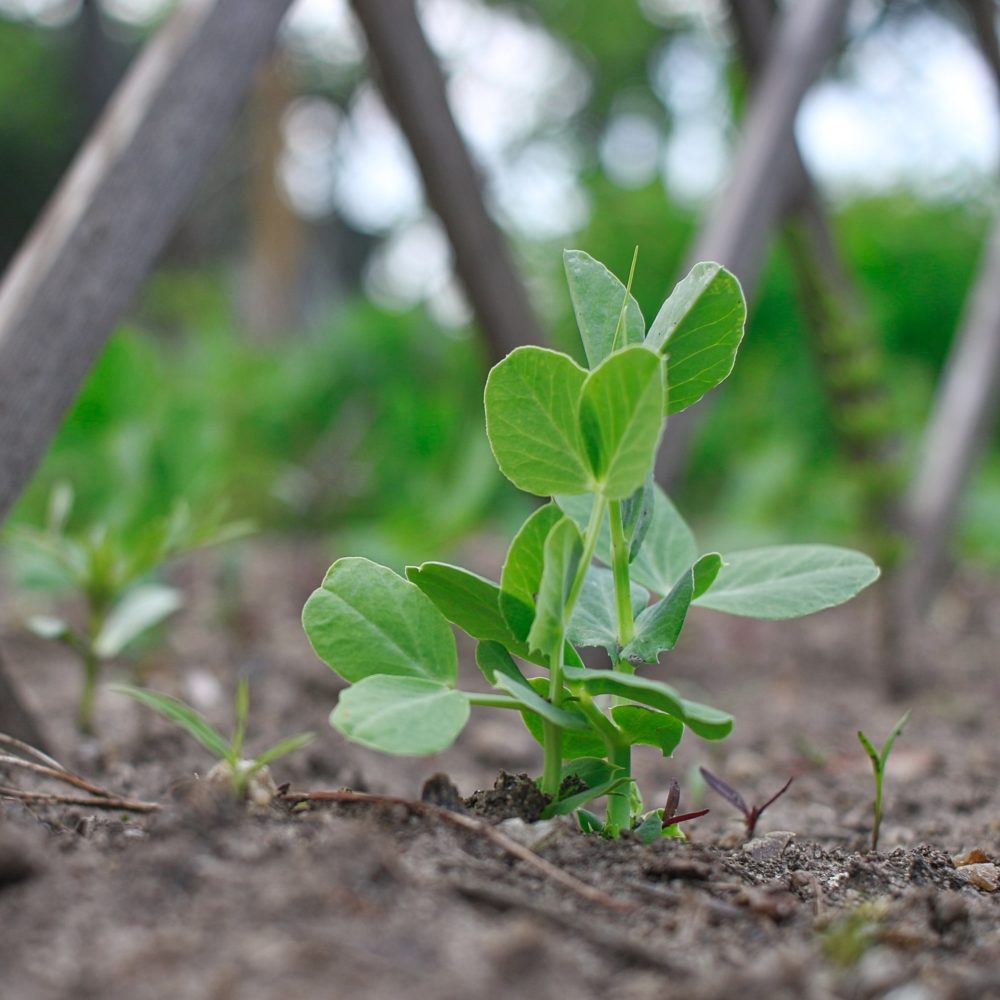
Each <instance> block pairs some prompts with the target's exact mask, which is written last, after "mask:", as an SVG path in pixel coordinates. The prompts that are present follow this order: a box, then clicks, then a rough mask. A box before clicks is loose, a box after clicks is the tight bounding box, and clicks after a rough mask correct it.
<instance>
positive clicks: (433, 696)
mask: <svg viewBox="0 0 1000 1000" xmlns="http://www.w3.org/2000/svg"><path fill="white" fill-rule="evenodd" d="M468 718H469V701H468V698H467V697H466V696H465V694H463V693H462V692H461V691H456V690H454V689H453V688H451V687H449V686H448V685H447V684H442V683H440V682H439V681H434V680H427V679H425V678H423V677H402V676H387V675H385V674H378V675H375V676H371V677H365V678H364V679H363V680H360V681H358V683H357V684H354V685H353V686H352V687H349V688H347V689H346V690H344V691H342V692H341V694H340V698H339V700H338V701H337V707H336V708H335V709H334V710H333V712H332V713H331V714H330V725H331V726H333V728H334V729H336V730H337V731H338V732H340V733H343V734H344V736H346V737H347V738H348V739H350V740H354V742H355V743H361V744H363V745H364V746H367V747H373V748H374V749H375V750H382V751H383V752H385V753H395V754H410V755H415V756H422V755H424V754H431V753H438V752H439V751H441V750H444V749H446V748H447V747H449V746H451V744H452V743H454V742H455V739H456V737H457V736H458V734H459V733H460V732H461V731H462V729H463V727H464V726H465V723H466V722H467V721H468Z"/></svg>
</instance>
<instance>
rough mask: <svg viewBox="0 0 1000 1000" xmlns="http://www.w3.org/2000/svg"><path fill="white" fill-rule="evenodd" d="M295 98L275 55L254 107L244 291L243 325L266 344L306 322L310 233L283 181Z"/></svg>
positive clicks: (256, 89) (266, 68)
mask: <svg viewBox="0 0 1000 1000" xmlns="http://www.w3.org/2000/svg"><path fill="white" fill-rule="evenodd" d="M293 97H294V90H293V88H292V85H291V80H290V78H289V73H288V67H287V66H286V65H285V62H284V60H283V59H282V57H281V56H278V55H273V56H272V57H271V58H270V59H269V60H268V61H267V63H265V65H264V67H263V69H262V70H261V72H260V74H259V75H258V77H257V83H256V85H255V87H254V91H253V95H252V98H251V105H250V130H251V136H250V141H251V153H250V178H249V183H248V185H247V202H248V204H247V219H248V229H249V256H248V259H247V261H246V264H245V266H244V271H243V276H242V277H243V282H242V288H241V290H240V313H241V315H242V318H243V325H244V327H245V328H246V329H247V330H248V331H249V333H250V335H251V336H252V337H254V338H255V339H257V340H262V341H267V340H274V339H276V338H280V337H281V336H282V335H287V334H289V333H291V332H292V331H293V330H294V329H295V328H296V327H297V326H298V325H299V322H300V319H301V316H300V309H299V305H300V301H301V296H300V285H301V275H302V260H303V254H304V242H305V236H304V232H303V229H304V227H303V225H302V221H301V219H300V218H299V217H298V215H296V213H295V212H294V211H293V210H292V207H291V205H289V203H288V201H287V199H286V198H285V197H284V195H283V194H282V190H281V181H280V178H279V176H278V171H279V168H280V166H281V154H282V150H283V148H284V139H283V134H282V128H281V121H282V116H283V115H284V113H285V110H286V109H287V108H288V105H289V104H290V103H291V101H292V99H293Z"/></svg>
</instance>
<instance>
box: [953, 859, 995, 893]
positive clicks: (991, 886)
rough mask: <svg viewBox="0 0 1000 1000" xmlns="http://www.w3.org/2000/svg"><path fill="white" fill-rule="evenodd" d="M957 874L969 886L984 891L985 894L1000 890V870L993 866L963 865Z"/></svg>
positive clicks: (956, 871)
mask: <svg viewBox="0 0 1000 1000" xmlns="http://www.w3.org/2000/svg"><path fill="white" fill-rule="evenodd" d="M955 873H956V874H957V875H958V877H959V878H960V879H963V880H964V881H966V882H968V883H969V885H972V886H975V887H976V888H977V889H982V890H983V892H996V891H997V889H1000V868H997V866H996V865H991V864H971V865H962V867H961V868H957V869H956V870H955Z"/></svg>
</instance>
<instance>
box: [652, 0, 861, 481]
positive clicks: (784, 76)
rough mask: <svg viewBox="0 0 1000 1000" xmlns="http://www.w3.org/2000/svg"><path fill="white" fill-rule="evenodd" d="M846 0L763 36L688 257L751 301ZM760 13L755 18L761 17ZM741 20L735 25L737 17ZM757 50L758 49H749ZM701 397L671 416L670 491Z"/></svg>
mask: <svg viewBox="0 0 1000 1000" xmlns="http://www.w3.org/2000/svg"><path fill="white" fill-rule="evenodd" d="M848 6H849V0H800V2H799V3H796V4H795V5H794V6H792V7H790V8H788V9H787V12H786V13H784V14H783V15H782V16H781V17H780V18H779V19H776V20H775V24H774V28H773V29H772V30H771V32H770V33H769V36H768V43H767V58H766V60H765V61H764V63H763V65H762V68H761V70H760V75H759V76H760V78H759V83H757V85H755V86H754V88H753V93H752V94H751V98H750V104H749V107H748V109H747V113H746V115H745V117H744V120H743V125H742V129H741V135H740V141H739V143H738V145H737V148H736V154H735V156H734V158H733V164H732V168H731V178H730V181H729V183H728V185H727V187H726V189H725V190H724V191H723V192H722V194H721V195H720V196H719V197H718V198H717V199H716V200H715V201H714V203H713V206H712V209H711V212H710V214H709V217H708V219H707V221H706V222H705V225H704V226H703V228H702V231H701V234H700V235H699V237H698V239H697V240H696V241H695V246H694V249H693V251H692V253H691V255H690V257H689V259H688V263H689V266H690V265H693V264H695V263H697V262H698V261H700V260H715V261H718V262H719V263H720V264H724V265H725V266H726V267H728V268H729V270H731V271H732V272H733V273H734V274H735V275H736V276H737V277H738V278H739V279H740V282H741V284H742V285H743V290H744V293H745V294H746V297H747V301H748V302H750V301H752V299H753V297H754V293H755V292H756V288H757V281H758V279H759V277H760V272H761V268H762V266H763V263H764V261H765V260H766V256H767V248H768V239H769V237H770V235H771V233H772V231H773V230H775V229H776V228H777V226H778V223H779V220H780V218H781V216H782V213H783V212H784V211H785V210H787V209H788V207H789V205H790V203H791V202H792V201H793V200H794V198H793V193H794V194H796V195H797V194H798V192H797V191H795V190H794V186H795V184H796V182H797V181H798V182H799V183H801V179H802V177H803V176H804V175H803V173H802V171H801V169H800V171H799V173H798V175H797V173H796V165H797V163H798V165H799V166H800V167H801V161H800V160H799V157H798V151H797V149H796V147H795V136H794V125H795V116H796V113H797V112H798V108H799V105H800V104H801V102H802V98H803V97H804V96H805V94H806V92H807V91H808V89H809V87H810V86H812V84H813V83H814V82H815V80H816V79H817V78H818V77H819V75H820V73H821V72H822V71H823V69H824V68H825V66H826V63H827V61H828V59H829V58H830V56H831V54H832V53H833V52H834V50H835V49H836V47H837V45H838V44H839V43H840V39H841V37H842V27H843V21H844V17H845V15H846V13H847V8H848ZM759 19H760V15H759V14H757V15H756V17H755V20H759ZM737 24H738V25H739V24H740V22H739V21H738V22H737ZM752 47H753V49H754V51H755V52H756V51H757V46H756V45H753V46H752ZM705 410H706V406H705V402H704V401H702V402H701V403H699V404H697V405H696V406H693V407H691V408H690V409H688V410H685V411H684V412H683V413H679V414H677V416H676V417H673V418H672V421H671V425H670V433H669V434H668V435H667V436H666V438H665V446H664V447H663V448H662V449H661V451H660V456H659V459H658V461H657V469H656V476H657V479H658V480H659V481H660V482H661V483H663V484H664V485H665V486H666V487H667V488H668V489H669V488H670V487H671V486H672V485H673V484H674V483H675V482H676V481H677V480H678V479H679V478H680V476H681V474H682V473H683V470H684V468H685V467H686V465H687V460H688V456H689V454H690V450H691V445H692V443H693V440H694V435H695V431H696V429H697V426H698V423H699V422H700V420H701V414H702V413H704V412H705Z"/></svg>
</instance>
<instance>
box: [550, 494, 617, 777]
mask: <svg viewBox="0 0 1000 1000" xmlns="http://www.w3.org/2000/svg"><path fill="white" fill-rule="evenodd" d="M606 509H607V501H606V500H605V499H604V497H600V496H595V497H594V505H593V507H591V509H590V520H589V521H588V522H587V530H586V531H585V532H584V534H583V553H582V555H581V556H580V564H579V565H578V566H577V568H576V575H575V576H574V577H573V583H572V585H571V586H570V589H569V594H568V595H567V596H566V604H565V606H564V607H563V619H562V620H563V628H562V630H561V631H560V633H559V635H558V636H557V641H555V642H553V644H552V652H551V653H549V701H551V702H552V704H553V705H559V704H560V703H561V702H562V690H563V655H564V646H565V642H566V623H567V622H568V621H569V619H570V615H572V614H573V608H574V607H575V606H576V601H577V598H578V597H579V596H580V591H581V589H582V588H583V581H584V578H585V577H586V575H587V569H588V567H589V566H590V563H591V560H592V559H593V558H594V550H595V549H596V548H597V538H598V535H600V533H601V521H602V520H603V519H604V511H605V510H606ZM542 738H543V744H544V747H545V763H544V766H543V769H542V791H543V792H545V793H546V794H548V795H552V796H556V795H558V794H559V785H560V783H561V780H562V728H561V727H559V726H557V725H555V724H554V723H551V722H548V721H543V724H542Z"/></svg>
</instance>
